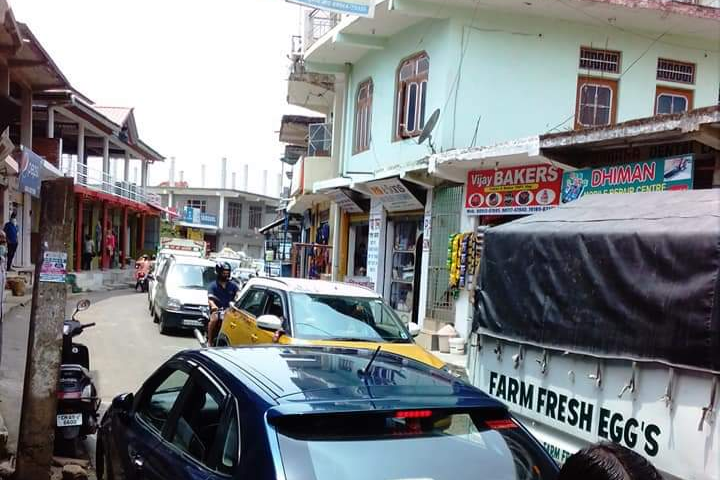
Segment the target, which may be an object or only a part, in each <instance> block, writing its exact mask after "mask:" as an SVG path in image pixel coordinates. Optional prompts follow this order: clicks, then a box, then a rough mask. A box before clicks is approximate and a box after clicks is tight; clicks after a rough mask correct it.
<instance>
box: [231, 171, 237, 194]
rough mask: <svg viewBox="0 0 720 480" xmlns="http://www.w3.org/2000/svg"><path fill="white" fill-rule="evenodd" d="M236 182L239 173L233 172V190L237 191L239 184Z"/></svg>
mask: <svg viewBox="0 0 720 480" xmlns="http://www.w3.org/2000/svg"><path fill="white" fill-rule="evenodd" d="M235 180H237V173H236V172H232V189H233V190H236V189H237V184H236V183H235Z"/></svg>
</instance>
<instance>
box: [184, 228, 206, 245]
mask: <svg viewBox="0 0 720 480" xmlns="http://www.w3.org/2000/svg"><path fill="white" fill-rule="evenodd" d="M187 238H189V239H190V240H197V241H200V242H202V241H203V240H204V239H205V236H204V235H203V231H202V230H200V229H199V228H188V229H187Z"/></svg>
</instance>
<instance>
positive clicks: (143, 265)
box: [135, 255, 150, 292]
mask: <svg viewBox="0 0 720 480" xmlns="http://www.w3.org/2000/svg"><path fill="white" fill-rule="evenodd" d="M148 273H150V258H149V257H148V256H147V255H143V256H142V257H140V259H139V260H138V261H137V262H136V263H135V291H136V292H137V289H138V287H140V291H142V292H147V276H148Z"/></svg>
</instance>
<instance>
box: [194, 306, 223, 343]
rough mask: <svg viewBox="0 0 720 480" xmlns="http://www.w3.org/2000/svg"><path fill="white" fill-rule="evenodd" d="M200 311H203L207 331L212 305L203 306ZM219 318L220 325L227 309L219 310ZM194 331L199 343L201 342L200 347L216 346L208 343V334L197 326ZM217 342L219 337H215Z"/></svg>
mask: <svg viewBox="0 0 720 480" xmlns="http://www.w3.org/2000/svg"><path fill="white" fill-rule="evenodd" d="M200 313H202V317H203V321H204V322H205V326H206V328H205V331H207V325H208V324H209V323H210V307H201V308H200ZM217 314H218V320H219V321H220V325H222V321H223V318H224V317H225V310H218V312H217ZM193 333H194V334H195V338H196V339H197V341H198V343H199V344H200V348H207V347H208V346H212V347H214V346H215V345H210V344H209V343H208V339H207V336H205V334H203V333H202V332H201V331H200V330H198V329H197V328H196V329H194V330H193ZM215 341H216V342H217V338H216V339H215Z"/></svg>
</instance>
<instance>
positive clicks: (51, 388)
mask: <svg viewBox="0 0 720 480" xmlns="http://www.w3.org/2000/svg"><path fill="white" fill-rule="evenodd" d="M40 200H41V206H40V215H41V220H40V225H42V226H43V228H42V229H41V230H40V251H39V253H38V258H36V259H35V282H34V288H33V296H32V310H31V312H30V334H29V337H28V348H27V363H26V365H25V384H24V388H23V399H22V413H21V416H20V436H19V440H18V452H17V453H18V455H17V464H16V465H17V468H16V471H15V478H16V479H17V480H47V479H49V478H50V466H51V462H52V455H53V439H54V431H55V422H56V418H55V415H56V403H57V399H56V396H55V395H56V390H57V383H58V375H59V370H60V351H61V349H62V335H61V332H62V327H63V321H64V319H65V303H66V300H67V289H66V288H67V287H66V286H65V282H64V271H66V270H67V252H68V250H69V245H68V242H69V241H70V239H71V238H72V222H73V214H74V210H75V199H74V197H73V180H72V178H59V179H57V180H48V181H44V182H42V189H41V194H40ZM63 256H64V258H65V265H64V268H63V265H62V258H63ZM45 259H47V260H48V262H44V260H45ZM51 260H52V262H51ZM44 263H45V264H44ZM61 280H62V283H61Z"/></svg>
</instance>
